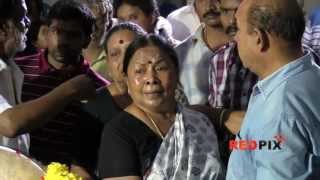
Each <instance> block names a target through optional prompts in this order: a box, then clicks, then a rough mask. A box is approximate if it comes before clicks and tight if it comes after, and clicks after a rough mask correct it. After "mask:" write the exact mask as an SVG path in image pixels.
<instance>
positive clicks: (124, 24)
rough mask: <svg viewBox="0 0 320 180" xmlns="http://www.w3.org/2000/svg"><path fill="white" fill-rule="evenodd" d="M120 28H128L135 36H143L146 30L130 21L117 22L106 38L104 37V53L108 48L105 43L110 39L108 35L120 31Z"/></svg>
mask: <svg viewBox="0 0 320 180" xmlns="http://www.w3.org/2000/svg"><path fill="white" fill-rule="evenodd" d="M122 30H128V31H131V32H133V33H134V34H135V36H136V37H139V36H143V35H145V34H146V32H145V31H144V30H143V29H142V28H141V27H140V26H138V25H136V24H134V23H131V22H122V23H119V24H116V25H115V26H113V27H112V28H111V29H110V30H109V32H108V34H107V36H106V39H105V43H104V44H105V48H104V49H105V52H106V54H108V49H107V43H108V41H109V39H110V37H111V36H112V35H113V34H114V33H116V32H118V31H122Z"/></svg>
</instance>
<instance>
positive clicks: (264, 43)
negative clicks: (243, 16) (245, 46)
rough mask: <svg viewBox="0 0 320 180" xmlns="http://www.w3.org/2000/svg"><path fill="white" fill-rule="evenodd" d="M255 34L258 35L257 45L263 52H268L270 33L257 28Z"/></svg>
mask: <svg viewBox="0 0 320 180" xmlns="http://www.w3.org/2000/svg"><path fill="white" fill-rule="evenodd" d="M254 33H255V34H256V44H257V46H258V47H259V50H260V51H261V52H264V51H266V50H267V49H269V47H270V40H269V37H268V33H267V32H266V31H264V30H261V29H258V28H255V29H254Z"/></svg>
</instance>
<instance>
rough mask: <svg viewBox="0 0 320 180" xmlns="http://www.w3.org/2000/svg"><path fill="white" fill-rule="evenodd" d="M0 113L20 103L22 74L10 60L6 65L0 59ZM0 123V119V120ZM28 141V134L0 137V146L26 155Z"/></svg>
mask: <svg viewBox="0 0 320 180" xmlns="http://www.w3.org/2000/svg"><path fill="white" fill-rule="evenodd" d="M0 83H1V85H0V113H2V112H3V111H5V110H7V109H9V108H11V106H14V105H16V104H18V103H19V102H21V99H20V97H21V90H22V83H23V73H22V71H21V70H20V69H19V68H18V67H17V65H16V64H15V63H14V62H12V61H11V60H10V61H9V62H8V63H6V62H4V61H3V60H2V59H0ZM0 123H1V119H0ZM29 144H30V139H29V135H28V134H24V135H20V136H18V137H16V138H7V137H4V136H2V135H0V145H1V146H6V147H9V148H12V149H15V150H18V151H20V152H22V153H25V154H28V149H29Z"/></svg>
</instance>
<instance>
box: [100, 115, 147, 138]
mask: <svg viewBox="0 0 320 180" xmlns="http://www.w3.org/2000/svg"><path fill="white" fill-rule="evenodd" d="M106 128H108V129H110V128H112V129H113V130H114V131H117V132H119V133H122V134H127V135H134V136H135V137H137V136H143V135H145V134H150V130H149V129H148V127H147V126H146V125H145V124H144V123H143V122H142V121H141V120H140V119H138V118H137V117H136V116H134V115H133V114H132V113H130V112H128V111H126V110H124V111H121V112H120V113H118V114H117V115H116V116H115V117H114V118H113V119H112V120H111V121H110V122H109V123H107V124H106Z"/></svg>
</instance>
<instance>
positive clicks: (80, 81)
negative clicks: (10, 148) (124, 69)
mask: <svg viewBox="0 0 320 180" xmlns="http://www.w3.org/2000/svg"><path fill="white" fill-rule="evenodd" d="M94 92H95V89H94V85H93V82H92V81H91V79H89V78H88V77H86V76H85V75H79V76H77V77H75V78H73V79H71V80H69V81H67V82H65V83H63V84H61V85H60V86H58V87H57V88H55V89H54V90H52V91H51V92H49V93H48V94H46V95H44V96H42V97H40V98H38V99H35V100H32V101H29V102H26V103H22V104H19V105H16V106H13V107H12V108H9V109H7V110H5V111H4V112H2V113H1V114H0V134H1V135H4V136H7V137H15V136H17V135H19V134H23V133H26V132H30V131H31V130H33V129H34V128H36V127H39V126H41V125H43V124H44V123H46V122H47V121H48V120H50V118H53V117H54V116H55V115H56V114H57V113H59V112H61V111H62V110H63V109H64V107H65V106H66V105H67V104H69V103H70V102H71V101H73V100H81V99H85V98H88V97H90V96H93V95H94Z"/></svg>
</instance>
